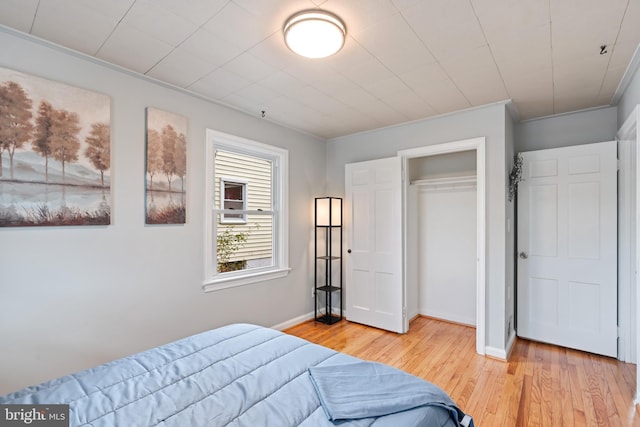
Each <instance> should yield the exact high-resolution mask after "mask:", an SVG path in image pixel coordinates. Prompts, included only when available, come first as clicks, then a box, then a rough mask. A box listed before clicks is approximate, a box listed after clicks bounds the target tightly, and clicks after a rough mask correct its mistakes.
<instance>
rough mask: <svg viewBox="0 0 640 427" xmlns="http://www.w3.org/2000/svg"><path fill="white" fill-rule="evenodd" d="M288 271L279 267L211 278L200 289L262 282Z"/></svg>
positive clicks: (213, 289)
mask: <svg viewBox="0 0 640 427" xmlns="http://www.w3.org/2000/svg"><path fill="white" fill-rule="evenodd" d="M290 271H291V269H290V268H280V269H277V270H269V271H261V272H256V273H253V274H243V275H242V276H235V277H225V278H221V279H213V280H210V281H207V282H205V283H204V284H203V285H202V290H203V291H205V292H214V291H219V290H222V289H228V288H235V287H236V286H244V285H250V284H252V283H257V282H264V281H266V280H271V279H278V278H281V277H286V276H287V275H288V274H289V272H290Z"/></svg>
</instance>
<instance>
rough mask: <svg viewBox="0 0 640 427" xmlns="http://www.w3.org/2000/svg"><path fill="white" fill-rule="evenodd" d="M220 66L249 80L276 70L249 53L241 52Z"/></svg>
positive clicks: (255, 79) (255, 80)
mask: <svg viewBox="0 0 640 427" xmlns="http://www.w3.org/2000/svg"><path fill="white" fill-rule="evenodd" d="M222 68H224V69H225V70H227V71H229V72H230V73H234V74H236V75H238V76H240V77H242V78H244V79H246V80H249V81H250V82H257V81H258V80H262V79H264V78H266V77H268V76H269V75H271V74H275V73H276V72H277V71H278V70H276V69H274V68H273V67H271V66H270V65H268V64H266V63H264V62H263V61H261V60H259V59H258V58H256V57H255V56H253V55H251V54H250V53H243V54H241V55H239V56H237V57H235V58H234V59H232V60H231V61H229V62H227V63H226V64H224V65H223V66H222Z"/></svg>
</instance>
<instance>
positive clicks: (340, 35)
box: [283, 9, 347, 58]
mask: <svg viewBox="0 0 640 427" xmlns="http://www.w3.org/2000/svg"><path fill="white" fill-rule="evenodd" d="M283 31H284V41H285V43H286V44H287V47H288V48H289V49H291V50H292V51H293V52H294V53H297V54H298V55H300V56H304V57H307V58H325V57H327V56H331V55H333V54H334V53H336V52H337V51H339V50H340V49H342V46H343V45H344V37H345V35H346V33H347V29H346V27H345V25H344V22H342V20H341V19H340V18H338V17H337V16H336V15H334V14H332V13H329V12H326V11H324V10H315V9H314V10H303V11H302V12H298V13H296V14H295V15H293V16H291V17H290V18H289V19H287V22H285V24H284V28H283Z"/></svg>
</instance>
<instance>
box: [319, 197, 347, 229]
mask: <svg viewBox="0 0 640 427" xmlns="http://www.w3.org/2000/svg"><path fill="white" fill-rule="evenodd" d="M316 225H317V226H321V227H331V226H341V225H342V199H340V198H338V197H318V198H316Z"/></svg>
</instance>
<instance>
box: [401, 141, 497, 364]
mask: <svg viewBox="0 0 640 427" xmlns="http://www.w3.org/2000/svg"><path fill="white" fill-rule="evenodd" d="M398 154H399V155H400V156H401V157H402V159H403V162H402V163H403V175H404V184H403V211H404V231H403V234H404V253H405V257H404V263H405V265H404V270H405V285H406V289H405V307H406V309H407V314H408V315H407V322H408V321H409V320H410V319H412V318H414V317H415V316H418V315H424V316H429V317H433V318H438V319H442V320H445V321H450V322H455V323H460V324H465V325H469V326H472V327H475V328H476V351H477V352H478V353H479V354H482V355H484V354H485V317H484V316H485V253H484V252H485V214H484V212H485V208H484V206H485V182H484V180H485V178H484V177H485V173H484V171H485V160H484V138H474V139H470V140H464V141H457V142H452V143H445V144H437V145H432V146H426V147H421V148H417V149H412V150H404V151H401V152H399V153H398Z"/></svg>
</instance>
